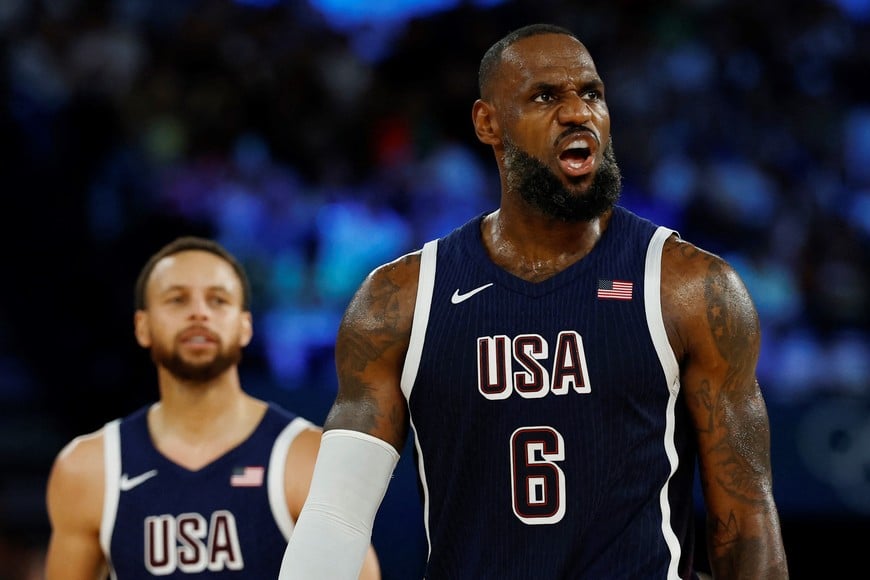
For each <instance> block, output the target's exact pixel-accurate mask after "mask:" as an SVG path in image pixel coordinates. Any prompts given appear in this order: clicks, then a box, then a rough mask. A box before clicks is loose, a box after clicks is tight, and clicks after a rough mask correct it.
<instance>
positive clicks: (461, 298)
mask: <svg viewBox="0 0 870 580" xmlns="http://www.w3.org/2000/svg"><path fill="white" fill-rule="evenodd" d="M490 286H492V282H490V283H489V284H484V285H483V286H478V287H477V288H475V289H474V290H469V291H468V292H466V293H465V294H460V293H459V288H457V289H456V292H454V293H453V296H451V297H450V302H452V303H453V304H459V303H460V302H465V301H466V300H468V299H469V298H471V297H472V296H474V295H475V294H477V293H478V292H483V291H484V290H486V289H487V288H489V287H490Z"/></svg>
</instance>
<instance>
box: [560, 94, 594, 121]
mask: <svg viewBox="0 0 870 580" xmlns="http://www.w3.org/2000/svg"><path fill="white" fill-rule="evenodd" d="M591 118H592V109H590V108H589V103H587V102H586V101H585V100H584V99H583V98H582V97H581V96H580V95H578V94H577V93H570V94H568V95H566V96H565V97H563V101H562V106H561V107H559V122H560V123H561V124H563V125H582V124H583V123H585V122H587V121H588V120H589V119H591Z"/></svg>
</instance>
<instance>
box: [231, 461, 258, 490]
mask: <svg viewBox="0 0 870 580" xmlns="http://www.w3.org/2000/svg"><path fill="white" fill-rule="evenodd" d="M264 472H265V469H264V468H263V467H260V466H257V467H250V466H249V467H236V468H234V469H233V474H232V475H231V476H230V485H231V486H233V487H260V486H261V485H263V473H264Z"/></svg>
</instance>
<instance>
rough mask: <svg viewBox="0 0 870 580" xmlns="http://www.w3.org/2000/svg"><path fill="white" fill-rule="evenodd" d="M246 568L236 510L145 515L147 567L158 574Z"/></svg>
mask: <svg viewBox="0 0 870 580" xmlns="http://www.w3.org/2000/svg"><path fill="white" fill-rule="evenodd" d="M244 567H245V563H244V559H243V557H242V548H241V543H240V542H239V532H238V529H237V527H236V519H235V517H234V516H233V514H232V512H230V511H227V510H217V511H215V512H214V513H212V514H211V517H210V518H209V519H208V520H207V519H206V518H205V516H203V515H202V514H198V513H185V514H180V515H177V516H176V515H171V514H164V515H159V516H149V517H147V518H145V568H146V569H147V570H148V571H149V572H150V573H151V574H153V575H155V576H167V575H169V574H172V573H174V572H176V571H180V572H183V573H185V574H196V573H199V572H204V571H205V570H208V571H210V572H219V571H221V570H241V569H243V568H244Z"/></svg>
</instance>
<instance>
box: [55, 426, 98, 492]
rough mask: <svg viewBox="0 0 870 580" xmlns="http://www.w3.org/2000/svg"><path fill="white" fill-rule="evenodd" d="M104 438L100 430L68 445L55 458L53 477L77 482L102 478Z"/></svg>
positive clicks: (82, 436) (79, 437) (78, 438)
mask: <svg viewBox="0 0 870 580" xmlns="http://www.w3.org/2000/svg"><path fill="white" fill-rule="evenodd" d="M103 437H104V436H103V430H102V429H100V430H98V431H94V432H93V433H88V434H86V435H80V436H78V437H76V438H75V439H73V440H72V441H70V442H69V443H67V444H66V445H65V446H64V448H63V449H61V451H60V453H58V454H57V457H56V458H55V461H54V466H53V467H52V472H53V476H57V477H62V478H64V479H76V480H78V479H82V480H91V479H96V478H102V475H103ZM95 474H96V475H95Z"/></svg>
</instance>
